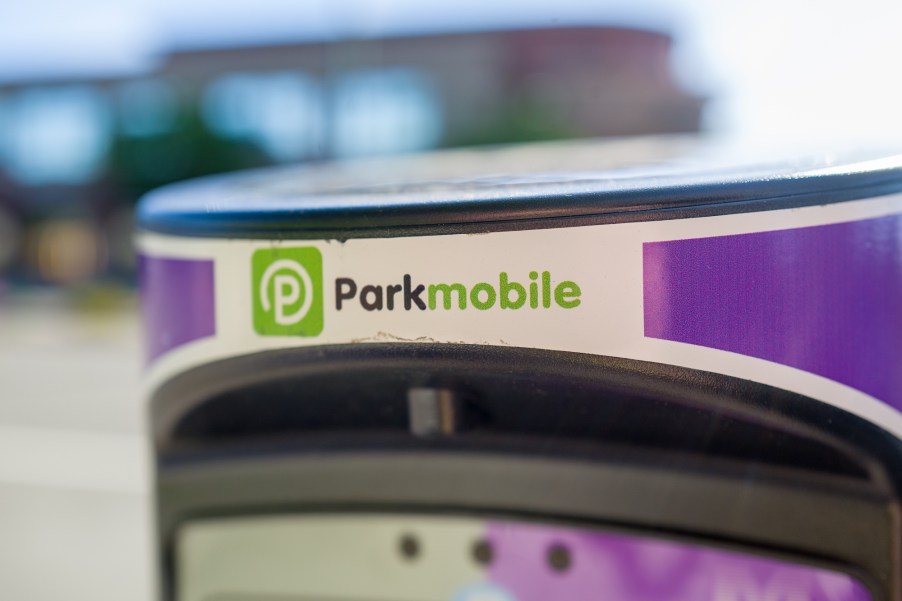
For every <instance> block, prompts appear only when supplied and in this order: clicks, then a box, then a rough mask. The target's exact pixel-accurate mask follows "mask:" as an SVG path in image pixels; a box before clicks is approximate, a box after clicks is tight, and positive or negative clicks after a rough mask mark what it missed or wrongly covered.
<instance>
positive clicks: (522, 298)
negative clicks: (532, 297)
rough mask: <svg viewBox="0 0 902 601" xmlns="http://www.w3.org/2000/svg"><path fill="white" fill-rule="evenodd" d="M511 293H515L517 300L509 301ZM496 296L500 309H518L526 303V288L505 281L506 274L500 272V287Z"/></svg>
mask: <svg viewBox="0 0 902 601" xmlns="http://www.w3.org/2000/svg"><path fill="white" fill-rule="evenodd" d="M511 292H514V293H516V295H517V299H516V300H513V301H512V300H511V296H510V294H511ZM498 295H499V296H500V297H501V302H500V305H501V308H502V309H519V308H520V307H522V306H523V305H524V304H525V303H526V288H524V287H523V284H520V283H517V282H510V281H508V279H507V272H506V271H502V272H501V285H500V286H499V288H498Z"/></svg>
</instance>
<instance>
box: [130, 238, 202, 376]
mask: <svg viewBox="0 0 902 601" xmlns="http://www.w3.org/2000/svg"><path fill="white" fill-rule="evenodd" d="M138 282H139V287H140V289H141V309H142V313H143V317H144V343H145V346H146V349H145V350H146V357H147V361H148V362H150V361H153V360H154V359H156V358H157V357H159V356H160V355H162V354H163V353H166V352H168V351H170V350H172V349H174V348H176V347H178V346H181V345H183V344H185V343H187V342H191V341H192V340H197V339H198V338H205V337H207V336H212V335H213V334H215V333H216V312H215V301H214V285H213V261H210V260H193V259H161V258H156V257H148V256H144V255H141V256H140V257H138Z"/></svg>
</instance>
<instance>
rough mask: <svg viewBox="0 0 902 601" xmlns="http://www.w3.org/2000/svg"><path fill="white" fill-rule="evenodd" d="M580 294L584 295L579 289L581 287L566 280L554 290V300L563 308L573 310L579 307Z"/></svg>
mask: <svg viewBox="0 0 902 601" xmlns="http://www.w3.org/2000/svg"><path fill="white" fill-rule="evenodd" d="M580 294H582V290H580V289H579V285H578V284H577V283H576V282H571V281H570V280H565V281H563V282H561V283H560V284H558V285H557V287H556V288H555V289H554V300H555V301H557V304H558V305H560V306H561V307H562V308H564V309H572V308H573V307H578V306H579V303H580V300H579V295H580Z"/></svg>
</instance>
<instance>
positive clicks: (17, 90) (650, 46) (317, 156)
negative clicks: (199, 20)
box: [0, 27, 703, 285]
mask: <svg viewBox="0 0 902 601" xmlns="http://www.w3.org/2000/svg"><path fill="white" fill-rule="evenodd" d="M670 47H671V39H670V37H669V36H668V35H667V34H665V33H661V32H654V31H647V30H641V29H629V28H618V27H578V28H577V27H567V28H544V29H541V28H539V29H525V30H505V31H486V32H477V33H453V34H452V33H445V34H441V35H429V36H425V35H422V36H407V37H400V36H399V37H390V38H382V39H357V40H341V41H308V42H304V43H296V44H283V45H272V46H256V47H237V48H215V49H192V50H184V49H182V50H180V49H174V50H172V51H171V52H169V53H168V54H165V55H163V56H160V57H158V58H159V61H158V63H157V67H156V68H155V69H153V70H152V71H150V72H146V73H140V74H136V75H134V76H130V77H125V78H107V79H102V80H73V81H59V80H57V81H53V82H44V83H41V82H33V81H30V82H28V83H27V84H26V83H16V82H9V83H6V84H2V85H0V149H2V152H0V279H2V278H3V277H4V275H3V274H5V278H6V279H7V280H9V281H12V282H14V283H51V284H61V285H69V284H77V283H80V282H85V281H90V280H92V279H96V278H97V277H100V276H103V277H117V276H118V277H121V278H127V277H128V275H129V274H130V270H131V265H132V263H131V255H130V245H129V239H130V229H131V219H130V210H131V207H132V205H133V203H134V202H135V200H136V199H137V198H138V197H139V196H140V195H141V194H143V193H144V192H146V191H147V190H149V189H152V188H155V187H157V186H160V185H163V184H166V183H169V182H172V181H176V180H179V179H185V178H190V177H195V176H199V175H204V174H209V173H217V172H221V171H229V170H234V169H240V168H244V167H251V166H259V165H266V164H272V163H281V162H299V161H318V160H324V159H343V158H349V157H358V156H367V155H377V154H391V153H399V152H411V151H419V150H426V149H431V148H437V147H444V146H459V145H471V144H486V143H507V142H520V141H531V140H545V139H562V138H573V137H590V136H592V137H594V136H612V135H631V134H652V133H669V132H690V131H696V130H697V129H698V128H699V118H700V113H701V108H702V103H703V99H702V98H699V97H696V96H692V95H690V94H687V93H686V92H684V91H683V90H681V89H680V88H679V87H678V86H677V85H676V84H675V82H674V80H673V77H672V75H671V70H670Z"/></svg>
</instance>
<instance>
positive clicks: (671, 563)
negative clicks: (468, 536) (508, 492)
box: [487, 522, 871, 601]
mask: <svg viewBox="0 0 902 601" xmlns="http://www.w3.org/2000/svg"><path fill="white" fill-rule="evenodd" d="M487 531H488V532H487V537H488V540H489V541H490V542H491V544H492V547H493V550H494V553H493V556H494V560H493V562H492V565H491V566H490V568H489V573H488V579H489V582H490V583H491V585H493V586H496V587H498V588H499V589H500V590H501V591H504V592H505V593H509V597H510V598H512V599H516V600H517V601H548V600H550V599H566V600H567V601H596V600H598V599H617V600H619V601H722V600H727V599H735V600H737V601H741V600H752V599H773V600H774V601H784V600H786V601H789V600H793V601H867V600H870V599H871V596H870V594H869V592H868V590H867V589H866V588H865V587H864V586H863V585H862V584H861V583H859V582H858V581H857V580H855V579H854V578H852V577H851V576H849V575H847V574H843V573H840V572H833V571H829V570H823V569H820V568H814V567H811V566H805V565H799V564H793V563H787V562H782V561H777V560H773V559H767V558H763V557H757V556H752V555H745V554H740V553H733V552H728V551H722V550H719V549H712V548H705V547H700V546H696V545H690V544H685V543H678V542H672V541H665V540H655V539H646V538H640V537H635V536H627V535H620V534H609V533H600V532H586V531H582V530H577V529H571V528H560V527H553V526H542V525H534V524H518V523H512V522H490V523H489V524H488V527H487ZM496 596H497V597H501V598H504V596H503V595H496Z"/></svg>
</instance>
